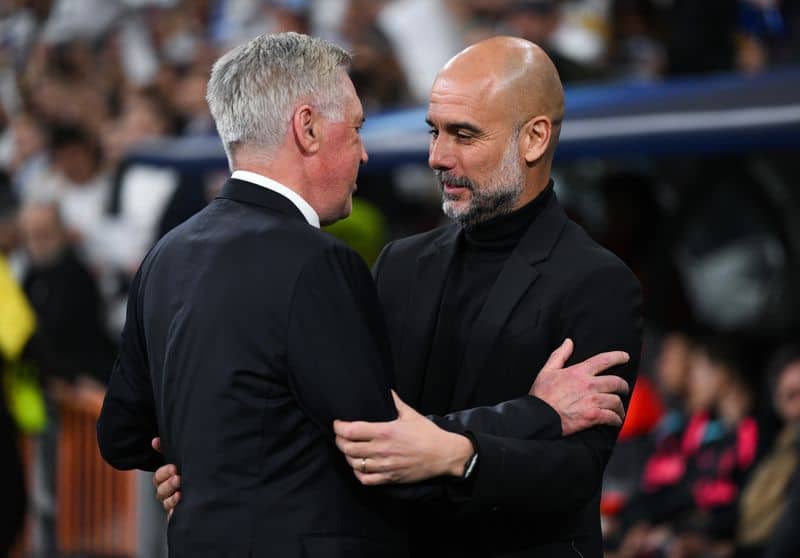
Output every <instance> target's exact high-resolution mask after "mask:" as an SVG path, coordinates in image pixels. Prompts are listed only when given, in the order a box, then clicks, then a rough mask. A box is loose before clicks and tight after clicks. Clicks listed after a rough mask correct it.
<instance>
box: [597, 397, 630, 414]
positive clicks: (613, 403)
mask: <svg viewBox="0 0 800 558" xmlns="http://www.w3.org/2000/svg"><path fill="white" fill-rule="evenodd" d="M595 401H596V402H597V406H598V407H599V408H600V409H601V410H607V411H611V412H613V413H614V414H616V415H617V416H618V417H619V418H621V419H624V418H625V407H624V406H623V405H622V399H620V397H619V396H618V395H611V394H608V393H600V394H597V395H596V396H595Z"/></svg>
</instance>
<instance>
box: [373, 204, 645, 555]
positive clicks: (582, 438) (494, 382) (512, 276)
mask: <svg viewBox="0 0 800 558" xmlns="http://www.w3.org/2000/svg"><path fill="white" fill-rule="evenodd" d="M460 235H461V229H460V227H458V226H456V225H451V226H448V227H443V228H439V229H436V230H434V231H431V232H428V233H425V234H421V235H418V236H414V237H410V238H407V239H403V240H399V241H396V242H393V243H391V244H389V245H387V247H386V248H385V249H384V251H383V253H382V254H381V257H380V258H379V260H378V262H377V263H376V266H375V270H374V273H375V278H376V282H377V287H378V294H379V297H380V300H381V303H382V304H383V308H384V312H385V315H386V319H387V323H388V328H389V334H390V336H391V339H392V341H393V349H394V360H395V370H396V371H397V378H396V379H397V389H398V393H399V395H400V396H401V398H403V399H404V400H406V401H407V402H408V403H410V404H411V405H412V406H414V405H416V404H417V403H418V402H419V401H421V397H420V396H421V389H422V386H423V379H424V373H425V370H426V365H427V359H428V355H429V352H430V344H431V340H432V339H433V337H434V328H435V324H436V320H437V313H438V311H439V307H440V301H441V296H442V292H443V289H444V286H445V283H446V279H447V274H448V270H449V267H450V263H451V261H452V259H453V256H454V254H455V253H456V249H457V246H458V243H459V239H460ZM640 305H641V295H640V288H639V284H638V281H637V280H636V279H635V277H634V276H633V274H632V273H631V272H630V270H628V268H627V267H626V266H625V265H624V264H623V263H622V262H621V261H620V260H619V259H617V258H616V257H615V256H614V255H612V254H611V253H610V252H608V251H607V250H605V249H603V248H601V247H600V246H598V245H597V244H596V243H595V242H594V241H592V240H591V239H590V238H589V236H588V235H587V234H586V233H585V232H584V231H583V229H581V228H580V227H579V226H577V225H576V224H575V223H573V222H572V221H570V220H569V219H568V218H567V216H566V215H565V214H564V212H563V210H562V209H561V207H560V206H559V204H558V202H557V200H556V199H555V196H553V197H552V198H551V200H550V201H549V202H548V203H547V205H546V206H545V207H544V208H543V210H542V212H541V214H540V215H539V216H538V217H537V219H536V220H535V221H534V222H533V224H532V225H531V227H530V228H529V230H528V231H527V232H526V234H525V236H524V237H523V239H522V240H521V241H520V243H519V245H518V246H517V248H516V249H515V251H514V252H513V253H512V255H511V256H510V257H509V259H508V261H507V262H506V264H505V265H504V267H503V269H502V271H501V273H500V275H499V277H498V278H497V280H496V282H495V284H494V285H493V287H492V288H491V290H490V293H489V296H488V299H487V301H486V304H485V306H484V308H483V309H482V311H481V313H480V315H479V317H478V319H477V321H476V323H475V325H474V329H473V331H472V334H471V339H470V342H469V344H468V345H467V346H466V347H464V348H463V350H464V360H463V362H464V363H465V364H464V368H463V369H462V370H461V372H460V376H459V379H458V382H457V385H456V387H455V390H454V395H453V399H452V401H451V406H450V408H451V409H453V410H455V409H467V408H470V407H477V406H490V405H495V406H494V407H492V408H490V409H487V408H481V409H476V410H474V411H466V412H463V413H460V414H459V415H453V416H450V417H449V418H446V419H436V420H437V422H439V423H440V424H441V425H443V426H445V427H449V428H451V429H453V430H457V431H459V430H460V431H471V432H472V433H473V435H474V438H475V440H476V441H477V444H478V446H479V454H480V460H479V466H478V470H477V475H476V478H475V481H474V483H472V484H471V485H470V486H462V487H457V486H451V487H450V488H451V490H449V491H448V493H449V494H450V503H449V504H448V505H440V506H431V507H430V508H429V509H428V510H427V512H426V511H420V512H419V513H416V514H415V515H414V521H413V523H412V526H411V536H412V554H413V555H415V556H458V557H460V558H464V557H465V556H542V557H545V556H546V557H559V556H569V557H576V556H583V557H584V558H589V557H600V556H602V541H601V535H600V521H599V495H600V486H601V481H602V476H603V470H604V467H605V464H606V462H607V461H608V458H609V456H610V454H611V451H612V449H613V446H614V442H615V440H616V435H617V430H616V429H614V428H607V427H597V428H592V429H590V430H588V431H585V432H582V433H579V434H577V435H574V436H570V437H567V438H561V437H560V434H561V431H560V422H559V420H558V416H557V415H556V413H555V411H553V410H552V409H550V408H549V407H548V406H547V405H546V404H544V403H543V402H541V401H539V400H538V399H536V398H533V397H528V396H525V394H526V393H527V392H528V389H529V387H530V386H531V384H532V382H533V380H534V378H535V376H536V373H537V372H538V371H539V370H540V368H541V367H542V366H543V364H544V363H545V361H546V360H547V357H548V356H549V354H550V352H551V351H552V350H554V349H555V348H556V347H557V346H558V345H559V344H560V343H561V342H562V341H563V340H564V339H565V338H566V337H570V338H572V339H573V340H574V342H575V352H574V354H573V356H572V358H571V362H572V363H574V362H578V361H581V360H584V359H585V358H588V357H589V356H592V355H594V354H596V353H599V352H603V351H608V350H617V349H619V350H625V351H627V352H628V353H630V355H631V360H630V362H629V363H628V364H627V365H625V366H622V367H618V368H616V369H612V370H611V372H613V373H614V374H618V375H621V376H622V377H624V378H625V379H626V380H627V381H628V383H629V384H630V386H631V388H633V384H634V381H635V375H636V371H637V368H638V363H639V353H640V349H641V333H642V332H641V328H642V324H641V317H640ZM515 398H516V399H515ZM500 402H505V403H500ZM625 402H626V404H627V400H626V401H625ZM419 410H420V411H421V412H423V413H424V412H426V409H424V408H421V409H419ZM489 411H491V412H489Z"/></svg>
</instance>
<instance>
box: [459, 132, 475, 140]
mask: <svg viewBox="0 0 800 558" xmlns="http://www.w3.org/2000/svg"><path fill="white" fill-rule="evenodd" d="M456 139H457V140H458V141H472V139H473V138H472V136H471V135H470V134H464V133H461V132H459V133H457V134H456Z"/></svg>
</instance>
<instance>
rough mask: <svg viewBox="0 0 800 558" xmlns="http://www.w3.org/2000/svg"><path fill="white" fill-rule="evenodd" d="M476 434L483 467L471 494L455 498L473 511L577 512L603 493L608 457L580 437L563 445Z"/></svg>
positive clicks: (479, 470) (477, 474)
mask: <svg viewBox="0 0 800 558" xmlns="http://www.w3.org/2000/svg"><path fill="white" fill-rule="evenodd" d="M601 428H602V427H601ZM474 435H475V440H476V443H477V446H478V454H479V468H478V471H477V473H476V478H475V480H474V483H473V485H472V486H471V490H470V492H469V493H468V494H465V493H463V492H461V493H460V494H458V496H459V497H460V498H457V499H458V500H461V501H462V502H464V503H468V504H469V505H470V507H473V506H475V507H477V508H484V509H485V508H496V507H501V508H502V507H512V508H518V509H524V510H526V511H529V512H534V513H544V512H558V511H562V510H570V509H572V510H574V509H576V508H577V507H579V506H581V505H584V504H585V503H586V502H588V501H589V500H591V499H592V498H593V497H594V496H595V495H596V494H597V493H598V491H599V490H600V487H601V484H602V478H603V470H604V467H605V462H606V458H605V455H604V453H605V452H602V451H598V450H597V449H596V448H593V447H592V444H591V443H587V440H586V439H585V437H583V439H582V437H581V435H576V436H570V437H567V438H562V439H559V440H515V439H509V438H503V437H498V436H493V435H489V434H481V433H475V434H474Z"/></svg>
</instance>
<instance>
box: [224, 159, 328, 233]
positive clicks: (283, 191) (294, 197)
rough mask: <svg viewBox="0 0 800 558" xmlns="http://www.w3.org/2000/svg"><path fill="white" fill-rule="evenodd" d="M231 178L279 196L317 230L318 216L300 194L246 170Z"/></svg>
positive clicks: (239, 171) (235, 172)
mask: <svg viewBox="0 0 800 558" xmlns="http://www.w3.org/2000/svg"><path fill="white" fill-rule="evenodd" d="M231 178H235V179H236V180H244V181H245V182H250V183H252V184H256V185H258V186H261V187H262V188H266V189H267V190H272V191H273V192H275V193H276V194H280V195H281V196H283V197H284V198H286V199H288V200H289V201H290V202H292V203H293V204H294V205H295V206H296V207H297V209H298V210H299V211H300V213H302V214H303V217H305V218H306V221H308V224H309V225H311V226H312V227H316V228H319V215H317V212H316V211H314V208H313V207H311V206H310V205H309V204H308V202H307V201H306V200H304V199H303V198H302V196H301V195H300V194H298V193H297V192H295V191H294V190H292V189H291V188H289V187H288V186H284V185H283V184H281V183H280V182H277V181H275V180H272V179H271V178H267V177H266V176H264V175H263V174H258V173H255V172H251V171H246V170H237V171H234V173H233V174H232V175H231Z"/></svg>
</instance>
